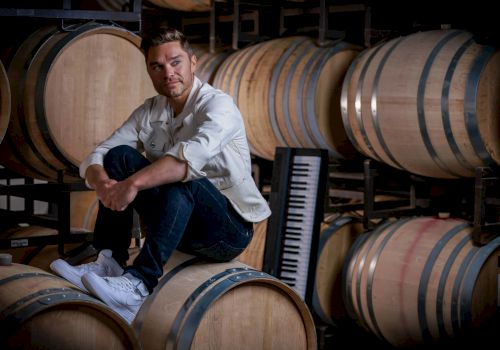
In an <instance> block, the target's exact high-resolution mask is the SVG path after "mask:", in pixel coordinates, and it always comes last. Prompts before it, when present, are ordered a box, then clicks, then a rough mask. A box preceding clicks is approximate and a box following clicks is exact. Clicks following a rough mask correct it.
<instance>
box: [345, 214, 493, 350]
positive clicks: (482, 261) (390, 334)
mask: <svg viewBox="0 0 500 350" xmlns="http://www.w3.org/2000/svg"><path fill="white" fill-rule="evenodd" d="M471 234H472V227H471V225H470V224H469V223H468V222H465V221H463V220H459V219H437V218H433V217H414V218H405V219H399V220H397V221H394V222H386V223H384V224H382V225H380V226H379V227H378V228H377V229H376V230H375V231H373V232H370V233H369V234H365V235H362V236H360V238H358V240H359V242H358V240H357V241H356V243H355V245H354V246H353V253H352V254H351V258H350V260H349V262H348V263H347V268H346V270H345V275H344V280H345V282H344V283H345V285H344V288H345V296H346V303H347V304H348V305H349V306H350V308H351V310H352V311H353V312H354V314H355V315H357V319H358V321H359V323H361V324H362V325H363V326H364V327H366V328H367V329H369V330H370V331H371V332H373V333H374V334H376V335H377V336H379V337H380V338H382V339H385V340H386V341H387V342H389V343H390V344H392V345H394V346H396V347H406V346H415V345H426V346H430V345H435V344H441V343H442V344H444V343H446V342H447V341H451V340H456V339H462V338H463V339H466V337H467V336H472V334H474V332H477V331H478V330H481V329H484V328H483V327H486V325H488V323H491V321H492V320H494V318H495V315H496V313H497V303H498V288H499V285H498V274H499V273H500V267H499V266H498V261H499V258H500V237H498V238H496V239H494V240H492V241H490V242H489V243H488V244H486V245H484V246H476V245H474V244H473V240H472V237H471Z"/></svg>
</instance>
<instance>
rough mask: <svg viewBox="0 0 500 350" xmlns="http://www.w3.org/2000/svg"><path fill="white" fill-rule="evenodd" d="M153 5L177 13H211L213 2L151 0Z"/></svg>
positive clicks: (205, 0) (204, 0) (206, 0)
mask: <svg viewBox="0 0 500 350" xmlns="http://www.w3.org/2000/svg"><path fill="white" fill-rule="evenodd" d="M149 2H150V3H152V4H153V5H156V6H159V7H164V8H169V9H173V10H177V11H186V12H191V11H195V12H203V11H210V6H211V5H210V3H211V0H149Z"/></svg>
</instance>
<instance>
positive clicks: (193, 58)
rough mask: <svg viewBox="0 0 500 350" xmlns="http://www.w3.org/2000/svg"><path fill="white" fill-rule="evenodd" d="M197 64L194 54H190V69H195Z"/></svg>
mask: <svg viewBox="0 0 500 350" xmlns="http://www.w3.org/2000/svg"><path fill="white" fill-rule="evenodd" d="M197 63H198V57H196V55H195V54H192V55H191V67H192V68H193V70H194V68H196V64H197Z"/></svg>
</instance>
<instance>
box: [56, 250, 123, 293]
mask: <svg viewBox="0 0 500 350" xmlns="http://www.w3.org/2000/svg"><path fill="white" fill-rule="evenodd" d="M112 255H113V253H112V252H111V250H109V249H104V250H102V251H101V252H100V253H99V255H98V256H97V260H96V261H94V262H91V263H88V264H82V265H76V266H72V265H70V264H68V263H67V262H66V261H65V260H63V259H57V260H54V261H53V262H52V263H51V264H50V269H51V270H52V271H54V272H55V273H56V274H58V275H59V276H61V277H62V278H64V279H66V280H68V281H70V282H71V283H73V284H74V285H76V286H77V287H78V288H80V289H81V290H83V291H85V292H87V289H86V288H85V286H84V285H83V284H82V276H83V275H85V274H86V273H87V272H94V273H95V274H97V275H98V276H121V275H122V274H123V269H122V267H121V266H120V264H118V263H117V262H116V260H115V259H113V257H112Z"/></svg>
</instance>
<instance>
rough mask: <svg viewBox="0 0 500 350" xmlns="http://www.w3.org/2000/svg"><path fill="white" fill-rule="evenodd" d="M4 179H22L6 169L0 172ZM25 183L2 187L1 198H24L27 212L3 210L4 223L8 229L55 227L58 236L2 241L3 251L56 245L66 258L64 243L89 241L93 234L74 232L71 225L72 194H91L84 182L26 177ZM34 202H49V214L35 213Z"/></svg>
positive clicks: (2, 218) (0, 215) (1, 212)
mask: <svg viewBox="0 0 500 350" xmlns="http://www.w3.org/2000/svg"><path fill="white" fill-rule="evenodd" d="M0 178H1V179H7V180H10V179H14V178H19V176H18V175H16V174H13V173H12V172H10V171H9V170H7V169H0ZM25 182H26V183H25V184H19V185H11V184H8V185H0V195H4V196H7V198H9V197H11V196H15V197H20V198H24V199H25V203H26V205H25V207H24V210H11V209H10V208H7V209H0V217H1V222H2V224H3V225H5V226H7V227H8V226H9V225H11V226H14V225H17V224H29V225H38V226H43V227H48V228H53V229H56V230H57V231H58V234H57V235H48V236H34V237H22V238H13V239H11V238H1V239H0V249H10V248H17V247H32V246H41V245H42V246H43V245H57V246H58V252H59V254H60V255H61V256H65V255H66V254H67V252H66V251H65V247H64V245H65V244H68V243H80V242H87V241H89V240H90V239H91V237H92V232H89V231H77V230H72V229H71V226H70V194H71V192H75V191H88V190H89V189H88V188H87V187H86V186H85V184H84V183H83V182H77V183H62V182H57V183H34V181H33V179H30V178H25ZM35 200H39V201H44V202H48V203H49V206H50V209H51V210H50V211H49V212H50V213H49V214H35V212H34V205H33V202H34V201H35Z"/></svg>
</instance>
